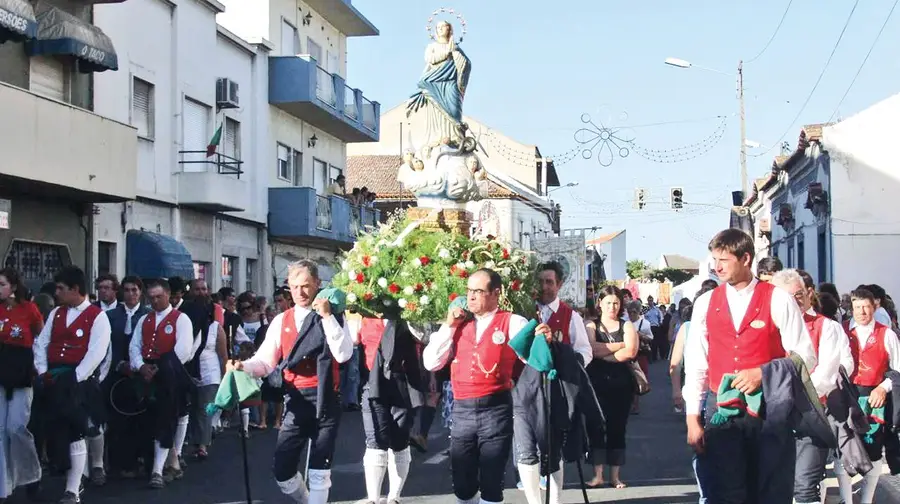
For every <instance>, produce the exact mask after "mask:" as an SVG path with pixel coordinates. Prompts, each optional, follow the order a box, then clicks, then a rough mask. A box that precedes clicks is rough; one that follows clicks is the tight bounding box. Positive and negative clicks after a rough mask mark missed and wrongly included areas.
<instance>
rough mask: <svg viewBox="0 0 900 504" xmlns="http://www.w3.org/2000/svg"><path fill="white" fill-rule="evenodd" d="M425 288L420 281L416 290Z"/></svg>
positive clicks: (420, 290) (419, 290)
mask: <svg viewBox="0 0 900 504" xmlns="http://www.w3.org/2000/svg"><path fill="white" fill-rule="evenodd" d="M423 288H424V286H423V285H422V284H420V283H417V284H416V292H422V289H423Z"/></svg>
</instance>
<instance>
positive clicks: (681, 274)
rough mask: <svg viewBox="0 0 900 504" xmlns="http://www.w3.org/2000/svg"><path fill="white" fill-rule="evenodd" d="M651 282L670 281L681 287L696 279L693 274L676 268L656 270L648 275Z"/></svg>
mask: <svg viewBox="0 0 900 504" xmlns="http://www.w3.org/2000/svg"><path fill="white" fill-rule="evenodd" d="M647 277H648V278H650V279H651V280H657V281H659V282H665V281H666V280H669V281H671V282H672V284H673V285H680V284H683V283H684V282H687V281H688V280H690V279H691V278H693V277H694V275H693V274H691V273H688V272H686V271H683V270H680V269H675V268H663V269H660V270H654V271H652V272H650V273H649V274H648V275H647Z"/></svg>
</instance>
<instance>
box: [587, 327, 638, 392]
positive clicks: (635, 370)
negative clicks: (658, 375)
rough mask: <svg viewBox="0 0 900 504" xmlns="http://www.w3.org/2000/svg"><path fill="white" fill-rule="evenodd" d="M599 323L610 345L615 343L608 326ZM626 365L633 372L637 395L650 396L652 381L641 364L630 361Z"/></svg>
mask: <svg viewBox="0 0 900 504" xmlns="http://www.w3.org/2000/svg"><path fill="white" fill-rule="evenodd" d="M597 323H598V324H600V327H602V328H603V332H604V334H606V339H607V341H608V342H610V343H613V341H611V340H612V338H611V336H610V333H609V329H607V328H606V326H605V325H603V322H600V321H599V320H598V321H597ZM620 323H621V322H620ZM616 343H621V341H618V342H616ZM626 365H627V366H628V368H629V370H630V371H631V376H633V377H634V384H635V393H636V394H637V395H638V396H642V395H647V394H649V393H650V380H648V379H647V375H646V374H644V370H643V369H641V366H640V364H638V363H637V361H636V360H631V361H628V362H627V363H626Z"/></svg>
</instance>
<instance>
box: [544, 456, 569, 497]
mask: <svg viewBox="0 0 900 504" xmlns="http://www.w3.org/2000/svg"><path fill="white" fill-rule="evenodd" d="M547 479H548V480H549V481H548V482H547V484H549V485H550V504H561V503H562V490H563V485H564V482H565V480H564V479H563V466H562V462H560V464H559V470H558V471H556V472H555V473H553V474H551V475H550V477H549V478H547Z"/></svg>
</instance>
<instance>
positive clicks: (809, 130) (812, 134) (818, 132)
mask: <svg viewBox="0 0 900 504" xmlns="http://www.w3.org/2000/svg"><path fill="white" fill-rule="evenodd" d="M832 124H834V123H819V124H807V125H806V126H804V127H803V131H805V132H806V139H807V140H809V141H810V142H818V141H819V140H821V139H822V128H824V127H826V126H831V125H832Z"/></svg>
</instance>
